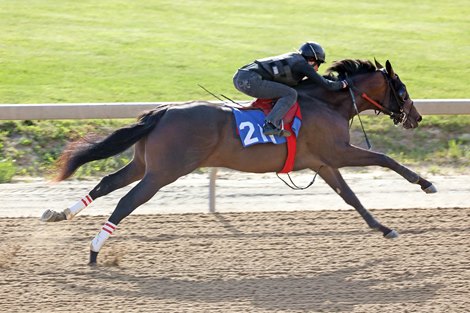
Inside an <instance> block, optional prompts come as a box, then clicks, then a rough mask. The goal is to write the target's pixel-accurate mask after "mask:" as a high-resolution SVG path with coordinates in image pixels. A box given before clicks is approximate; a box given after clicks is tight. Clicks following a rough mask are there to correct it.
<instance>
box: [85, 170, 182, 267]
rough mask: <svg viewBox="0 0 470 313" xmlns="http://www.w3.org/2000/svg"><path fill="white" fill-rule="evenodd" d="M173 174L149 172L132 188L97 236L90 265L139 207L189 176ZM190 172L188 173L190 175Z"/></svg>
mask: <svg viewBox="0 0 470 313" xmlns="http://www.w3.org/2000/svg"><path fill="white" fill-rule="evenodd" d="M175 172H176V171H173V173H172V172H171V171H170V170H166V171H164V172H163V171H162V172H147V173H146V174H145V176H144V178H143V179H142V180H141V181H140V182H139V183H138V184H137V185H136V186H135V187H134V188H132V189H131V190H130V191H129V192H128V193H127V194H126V195H125V196H124V197H123V198H122V199H121V200H120V201H119V203H118V205H117V207H116V209H115V210H114V212H113V213H112V214H111V216H110V218H109V220H108V221H107V222H106V223H105V224H104V225H103V227H102V229H101V231H100V232H99V233H98V234H97V235H96V236H95V238H94V239H93V240H92V242H91V247H90V250H91V251H90V264H91V265H93V264H95V263H96V259H97V256H98V252H99V251H100V249H101V247H102V246H103V244H104V242H105V241H106V240H107V239H108V238H109V236H110V235H111V234H112V232H113V231H114V229H115V228H116V226H117V225H118V224H119V223H120V222H121V221H122V220H123V219H124V218H125V217H127V216H128V215H129V214H131V213H132V212H133V211H134V210H135V209H136V208H137V207H139V206H140V205H142V204H144V203H145V202H147V201H148V200H150V199H151V198H152V197H153V196H154V195H155V194H156V193H157V192H158V190H160V188H162V187H163V186H165V185H168V184H169V183H171V182H173V181H175V180H176V179H178V178H179V177H180V176H182V175H184V174H187V173H184V174H179V173H175ZM189 172H190V171H188V173H189Z"/></svg>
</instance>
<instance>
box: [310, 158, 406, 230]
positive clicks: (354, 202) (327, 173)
mask: <svg viewBox="0 0 470 313" xmlns="http://www.w3.org/2000/svg"><path fill="white" fill-rule="evenodd" d="M318 174H319V175H320V176H321V177H322V178H323V180H324V181H325V182H326V183H327V184H328V185H329V186H330V187H331V188H333V190H334V191H335V192H336V193H337V194H338V195H339V196H340V197H341V198H343V200H344V201H345V202H346V203H347V204H349V205H351V206H352V207H354V209H356V211H357V212H358V213H359V214H360V215H361V216H362V218H363V219H364V220H365V221H366V223H367V225H369V227H370V228H372V229H374V230H378V231H381V232H382V233H383V235H384V237H386V238H395V237H398V233H397V232H396V231H394V230H392V229H390V228H388V227H386V226H384V225H382V224H381V223H380V222H379V221H377V219H376V218H375V217H374V216H373V215H372V214H371V213H370V212H369V211H368V210H367V209H366V208H365V207H364V206H363V205H362V204H361V202H360V201H359V199H358V198H357V197H356V195H355V194H354V192H353V191H352V190H351V188H349V186H348V184H347V183H346V182H345V181H344V179H343V177H342V176H341V173H340V172H339V170H338V169H335V168H332V167H329V166H323V167H321V169H320V171H319V172H318Z"/></svg>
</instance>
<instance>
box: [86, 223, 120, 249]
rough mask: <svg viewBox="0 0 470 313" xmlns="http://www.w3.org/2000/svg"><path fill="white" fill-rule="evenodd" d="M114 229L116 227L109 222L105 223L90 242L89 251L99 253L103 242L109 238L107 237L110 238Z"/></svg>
mask: <svg viewBox="0 0 470 313" xmlns="http://www.w3.org/2000/svg"><path fill="white" fill-rule="evenodd" d="M115 229H116V225H114V224H113V223H111V222H109V221H108V222H106V223H105V224H104V225H103V227H102V228H101V231H100V232H99V233H98V234H97V235H96V236H95V238H93V240H92V241H91V246H90V249H91V251H94V252H100V249H101V247H102V246H103V245H104V243H105V241H106V240H107V239H108V238H109V236H111V234H112V233H113V231H114V230H115Z"/></svg>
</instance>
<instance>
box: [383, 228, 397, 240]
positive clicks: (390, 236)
mask: <svg viewBox="0 0 470 313" xmlns="http://www.w3.org/2000/svg"><path fill="white" fill-rule="evenodd" d="M399 236H400V235H399V234H398V232H397V231H396V230H393V229H392V230H390V231H389V232H388V233H386V234H384V237H385V238H387V239H394V238H398V237H399Z"/></svg>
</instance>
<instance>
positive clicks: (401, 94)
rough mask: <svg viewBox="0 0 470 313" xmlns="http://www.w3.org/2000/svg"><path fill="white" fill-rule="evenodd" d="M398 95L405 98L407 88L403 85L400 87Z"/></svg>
mask: <svg viewBox="0 0 470 313" xmlns="http://www.w3.org/2000/svg"><path fill="white" fill-rule="evenodd" d="M398 95H399V96H400V98H402V99H405V96H406V88H405V87H404V86H402V87H401V88H400V89H398Z"/></svg>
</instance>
